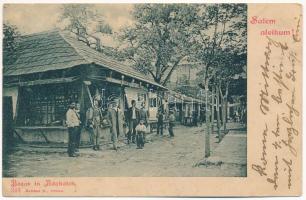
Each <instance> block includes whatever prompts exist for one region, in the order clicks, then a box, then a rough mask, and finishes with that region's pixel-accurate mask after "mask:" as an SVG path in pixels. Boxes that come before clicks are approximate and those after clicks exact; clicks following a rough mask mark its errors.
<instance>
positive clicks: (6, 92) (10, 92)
mask: <svg viewBox="0 0 306 200" xmlns="http://www.w3.org/2000/svg"><path fill="white" fill-rule="evenodd" d="M3 96H4V97H12V101H13V118H15V116H16V107H17V99H18V86H14V87H4V88H3Z"/></svg>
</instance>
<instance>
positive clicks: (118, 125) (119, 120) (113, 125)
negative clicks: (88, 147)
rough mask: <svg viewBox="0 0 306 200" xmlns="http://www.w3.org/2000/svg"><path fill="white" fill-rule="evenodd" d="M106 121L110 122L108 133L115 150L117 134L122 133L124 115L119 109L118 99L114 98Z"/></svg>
mask: <svg viewBox="0 0 306 200" xmlns="http://www.w3.org/2000/svg"><path fill="white" fill-rule="evenodd" d="M107 117H108V121H109V124H110V133H111V138H112V142H113V147H114V150H117V142H118V137H119V135H122V134H123V122H124V115H123V112H122V111H121V109H120V106H119V102H118V100H114V101H113V102H112V103H111V104H110V106H109V108H108V112H107Z"/></svg>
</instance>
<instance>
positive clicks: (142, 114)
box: [139, 102, 149, 126]
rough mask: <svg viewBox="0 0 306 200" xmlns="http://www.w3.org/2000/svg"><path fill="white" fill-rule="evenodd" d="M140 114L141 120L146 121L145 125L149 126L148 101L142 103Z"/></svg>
mask: <svg viewBox="0 0 306 200" xmlns="http://www.w3.org/2000/svg"><path fill="white" fill-rule="evenodd" d="M139 114H140V120H143V121H144V125H145V126H148V122H149V111H148V110H147V109H146V103H145V102H143V103H142V104H141V109H140V111H139Z"/></svg>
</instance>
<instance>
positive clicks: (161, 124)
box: [157, 106, 164, 135]
mask: <svg viewBox="0 0 306 200" xmlns="http://www.w3.org/2000/svg"><path fill="white" fill-rule="evenodd" d="M163 131H164V110H163V107H162V106H161V107H160V108H159V109H158V112H157V135H159V134H160V135H163Z"/></svg>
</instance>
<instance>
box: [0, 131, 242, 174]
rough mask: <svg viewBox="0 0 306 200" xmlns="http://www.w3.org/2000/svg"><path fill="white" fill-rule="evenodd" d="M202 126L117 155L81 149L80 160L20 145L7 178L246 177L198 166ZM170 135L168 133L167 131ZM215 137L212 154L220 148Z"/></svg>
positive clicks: (232, 168) (226, 167)
mask: <svg viewBox="0 0 306 200" xmlns="http://www.w3.org/2000/svg"><path fill="white" fill-rule="evenodd" d="M203 128H204V125H203V126H202V127H192V128H190V127H184V126H179V127H176V128H175V137H174V138H169V137H168V135H166V136H163V137H161V136H156V135H155V133H152V134H150V135H149V136H148V140H149V143H146V144H145V148H144V149H136V145H135V144H132V145H122V146H121V148H120V149H119V150H118V151H117V152H116V151H114V150H111V149H110V146H109V147H105V146H104V148H103V150H102V151H93V150H92V149H89V148H84V149H80V157H77V158H70V157H68V156H67V153H66V149H65V148H33V147H28V146H25V145H19V146H18V147H16V149H15V151H14V152H13V153H12V154H10V155H8V157H7V162H5V163H6V164H5V166H4V169H3V170H4V172H3V173H4V176H9V177H12V176H17V177H33V176H39V177H40V176H42V177H43V176H75V177H80V176H81V177H83V176H86V177H99V176H149V177H151V176H166V177H167V176H168V177H171V176H181V177H184V176H245V174H246V169H245V166H241V165H236V164H223V165H213V166H195V164H196V163H198V162H199V161H200V160H202V159H203V156H204V142H205V141H204V133H203ZM165 132H166V134H168V131H165ZM215 136H216V135H212V137H211V145H212V151H213V150H214V149H215V148H216V147H217V146H218V143H216V141H217V139H216V138H215ZM245 148H246V144H245Z"/></svg>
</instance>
